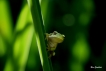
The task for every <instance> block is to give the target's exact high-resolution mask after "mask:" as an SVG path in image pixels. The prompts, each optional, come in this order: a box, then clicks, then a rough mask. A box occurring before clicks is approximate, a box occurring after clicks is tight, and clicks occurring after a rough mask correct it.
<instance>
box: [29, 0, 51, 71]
mask: <svg viewBox="0 0 106 71" xmlns="http://www.w3.org/2000/svg"><path fill="white" fill-rule="evenodd" d="M28 4H29V7H30V10H31V15H32V19H33V23H34V29H35V33H36V41H37V45H38V50H39V54H40V59H41V64H42V67H43V71H51V70H50V65H49V60H48V56H47V51H46V45H45V40H44V33H45V30H44V27H43V20H42V15H41V8H40V4H39V0H28Z"/></svg>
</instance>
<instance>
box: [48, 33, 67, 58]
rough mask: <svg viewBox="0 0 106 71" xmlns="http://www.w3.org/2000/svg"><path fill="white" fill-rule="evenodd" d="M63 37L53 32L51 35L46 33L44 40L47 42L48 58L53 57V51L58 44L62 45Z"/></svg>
mask: <svg viewBox="0 0 106 71" xmlns="http://www.w3.org/2000/svg"><path fill="white" fill-rule="evenodd" d="M64 37H65V36H64V35H62V34H60V33H58V32H57V31H54V32H53V33H50V34H48V33H46V40H47V50H48V52H49V58H51V57H52V56H55V52H54V51H55V50H56V47H57V44H58V43H62V42H63V40H64Z"/></svg>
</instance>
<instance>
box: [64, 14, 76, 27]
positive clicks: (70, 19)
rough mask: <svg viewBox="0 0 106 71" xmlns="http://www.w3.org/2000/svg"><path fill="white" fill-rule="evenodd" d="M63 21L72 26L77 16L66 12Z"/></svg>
mask: <svg viewBox="0 0 106 71" xmlns="http://www.w3.org/2000/svg"><path fill="white" fill-rule="evenodd" d="M63 23H64V25H66V26H72V25H73V24H74V23H75V17H74V16H73V15H72V14H66V15H64V16H63Z"/></svg>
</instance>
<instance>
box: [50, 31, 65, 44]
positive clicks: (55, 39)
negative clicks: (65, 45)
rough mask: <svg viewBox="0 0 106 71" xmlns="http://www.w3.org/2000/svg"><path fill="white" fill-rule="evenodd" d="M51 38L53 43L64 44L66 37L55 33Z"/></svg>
mask: <svg viewBox="0 0 106 71" xmlns="http://www.w3.org/2000/svg"><path fill="white" fill-rule="evenodd" d="M49 37H50V38H52V41H53V42H56V43H62V42H63V40H64V37H65V36H64V35H63V34H60V33H58V32H57V31H54V32H53V33H51V34H50V36H49Z"/></svg>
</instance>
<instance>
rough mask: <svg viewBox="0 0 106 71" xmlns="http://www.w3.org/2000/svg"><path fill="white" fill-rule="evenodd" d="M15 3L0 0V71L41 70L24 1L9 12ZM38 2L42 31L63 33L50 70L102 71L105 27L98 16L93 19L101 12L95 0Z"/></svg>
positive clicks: (104, 58) (104, 57) (105, 63)
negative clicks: (19, 7) (95, 67)
mask: <svg viewBox="0 0 106 71" xmlns="http://www.w3.org/2000/svg"><path fill="white" fill-rule="evenodd" d="M16 2H18V1H16ZM16 2H15V1H7V0H0V66H1V67H0V71H42V67H41V62H40V57H39V53H38V48H37V44H36V38H35V36H36V35H35V33H34V30H33V24H32V23H33V22H32V18H31V15H30V10H29V8H28V6H27V2H26V1H25V0H23V1H20V0H19V2H20V4H22V5H21V9H20V11H19V13H13V12H16V11H15V10H14V9H18V6H19V5H18V4H16V5H15V3H16ZM21 2H23V3H21ZM10 3H12V4H13V5H11V4H10ZM40 4H41V10H42V15H43V19H44V25H45V29H46V32H47V33H51V32H53V31H58V32H59V33H62V34H64V35H65V40H64V42H63V43H62V44H59V45H58V46H57V50H56V51H55V52H56V56H54V57H52V58H51V61H52V64H53V70H54V71H89V70H90V71H105V70H106V69H105V66H106V61H105V60H106V53H105V51H106V38H105V36H106V35H105V34H104V33H105V31H104V30H105V29H104V28H105V26H104V25H103V24H102V23H103V22H102V19H101V17H99V18H97V17H98V16H99V15H98V14H100V15H103V14H104V13H103V14H102V13H101V12H100V11H102V10H101V9H100V11H99V12H100V13H98V12H97V11H96V9H97V8H96V6H97V5H96V4H97V3H95V0H61V1H60V0H41V2H40ZM11 6H14V7H16V8H14V9H12V8H11ZM99 6H100V5H99ZM100 7H101V8H102V4H101V6H100ZM18 10H19V9H18ZM102 12H104V11H102ZM17 15H18V16H17ZM13 16H15V19H16V23H14V17H13ZM99 20H100V22H99V23H98V21H99ZM101 22H102V23H101ZM100 24H102V25H100ZM92 28H93V29H96V30H93V29H92ZM99 30H100V32H99ZM102 31H103V32H102ZM98 33H99V34H98ZM100 35H101V36H100ZM94 38H95V39H94ZM101 39H102V40H101ZM100 40H101V41H100ZM98 54H100V55H98ZM91 66H102V68H100V69H92V68H90V67H91Z"/></svg>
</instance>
